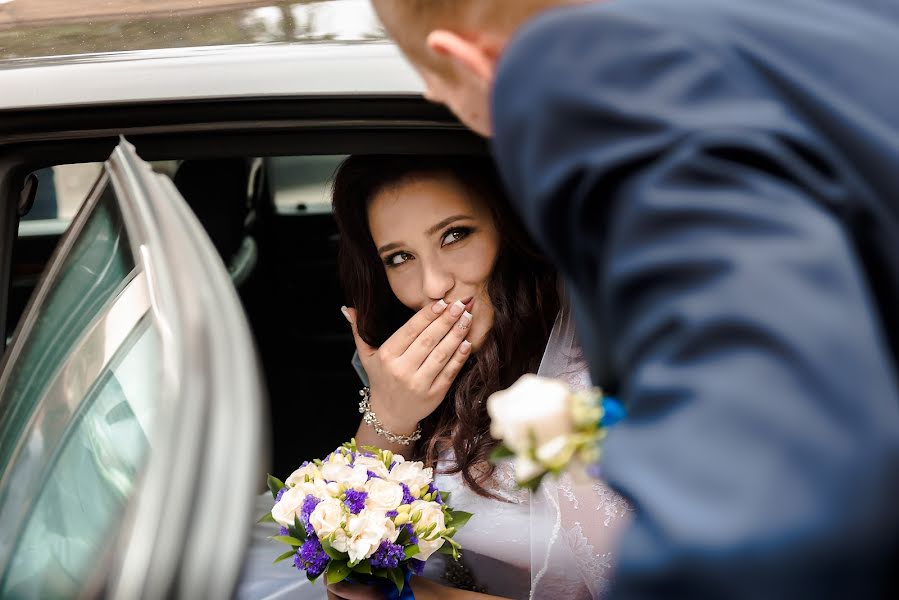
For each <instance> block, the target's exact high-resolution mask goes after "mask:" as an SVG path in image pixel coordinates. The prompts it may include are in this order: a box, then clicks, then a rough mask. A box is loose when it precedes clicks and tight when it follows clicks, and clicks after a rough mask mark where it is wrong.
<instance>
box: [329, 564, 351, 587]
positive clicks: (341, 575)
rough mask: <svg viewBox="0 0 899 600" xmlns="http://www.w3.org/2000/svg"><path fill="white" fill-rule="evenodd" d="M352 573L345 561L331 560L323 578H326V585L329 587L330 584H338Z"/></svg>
mask: <svg viewBox="0 0 899 600" xmlns="http://www.w3.org/2000/svg"><path fill="white" fill-rule="evenodd" d="M352 572H353V570H352V569H351V568H350V565H348V564H347V563H346V561H345V560H332V561H331V562H330V563H329V564H328V570H327V571H325V577H326V578H327V581H328V585H331V584H332V583H340V582H341V581H343V580H344V579H346V578H347V576H348V575H349V574H350V573H352Z"/></svg>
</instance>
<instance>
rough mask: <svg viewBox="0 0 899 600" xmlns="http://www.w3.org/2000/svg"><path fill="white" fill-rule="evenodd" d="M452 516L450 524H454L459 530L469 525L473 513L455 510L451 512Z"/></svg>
mask: <svg viewBox="0 0 899 600" xmlns="http://www.w3.org/2000/svg"><path fill="white" fill-rule="evenodd" d="M450 516H451V517H452V520H451V521H450V523H452V525H453V527H455V528H456V529H459V528H460V527H462V526H463V525H465V524H466V523H468V520H469V519H470V518H471V517H472V516H473V513H470V512H465V511H464V510H453V511H450Z"/></svg>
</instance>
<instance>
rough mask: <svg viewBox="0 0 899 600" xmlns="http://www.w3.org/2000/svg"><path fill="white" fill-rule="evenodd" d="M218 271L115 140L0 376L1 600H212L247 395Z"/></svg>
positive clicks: (228, 295)
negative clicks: (101, 598)
mask: <svg viewBox="0 0 899 600" xmlns="http://www.w3.org/2000/svg"><path fill="white" fill-rule="evenodd" d="M260 373H261V372H260V369H259V367H258V365H257V360H256V352H255V349H254V346H253V341H252V338H251V334H250V330H249V327H248V325H247V323H246V320H245V318H244V315H243V311H242V309H241V307H240V302H239V300H238V297H237V294H236V293H235V291H234V288H233V285H232V284H231V282H230V280H229V278H228V274H227V271H226V270H225V267H224V265H223V264H222V262H221V260H220V258H219V256H218V254H217V253H216V252H215V250H214V248H213V245H212V243H211V242H210V241H209V239H208V238H207V236H206V234H205V232H204V230H203V228H202V226H201V225H200V223H199V222H198V221H197V220H196V218H195V217H194V215H193V213H192V212H191V211H190V209H189V208H188V207H187V205H186V204H185V203H184V201H183V199H182V198H181V197H180V196H179V194H178V192H177V190H176V189H175V187H174V185H173V184H172V182H171V181H170V180H169V179H168V178H167V177H165V176H163V175H159V174H156V173H153V171H152V170H151V168H150V166H149V165H148V164H147V163H145V162H143V161H142V160H140V158H138V156H137V154H136V153H135V150H134V148H133V147H132V146H131V145H130V144H129V143H127V142H125V141H124V140H122V142H121V143H120V145H119V146H118V147H117V148H116V150H115V151H114V153H113V155H112V156H111V157H110V159H109V160H108V161H107V162H106V164H105V166H104V169H103V173H102V174H101V176H100V179H99V181H98V182H97V184H96V185H95V187H94V189H93V191H92V192H91V195H90V197H89V198H88V200H87V202H85V204H84V206H83V207H82V209H81V211H80V212H79V214H78V215H77V217H76V218H75V220H74V221H73V223H72V225H71V226H70V228H69V230H68V232H67V233H66V234H65V236H64V237H63V238H62V240H61V242H60V244H59V247H58V248H57V250H56V252H55V254H54V257H53V258H52V259H51V261H50V263H49V265H48V267H47V269H46V271H45V273H44V275H43V279H42V282H41V283H40V285H39V286H38V288H37V290H36V291H35V293H34V295H33V297H32V299H31V301H30V304H29V306H28V308H27V309H26V311H25V314H24V315H23V317H22V319H21V321H20V323H19V326H18V329H17V332H16V334H15V335H14V337H13V340H12V343H11V344H10V346H9V348H8V350H7V352H6V355H5V356H4V359H3V363H2V366H0V598H7V597H15V598H56V597H78V596H81V597H93V596H96V595H104V596H107V597H112V598H123V599H125V598H128V599H130V598H168V597H183V598H227V597H230V596H231V595H232V593H233V589H234V586H235V584H236V581H237V580H238V577H239V574H240V569H241V565H242V559H243V553H244V551H245V548H246V546H247V542H248V539H249V535H250V527H251V524H252V523H253V519H252V516H253V515H252V514H251V512H252V508H253V501H254V498H255V495H256V494H257V493H258V491H259V489H258V488H259V485H258V484H259V482H260V481H261V477H260V475H261V470H262V469H261V467H262V458H261V457H262V448H263V441H262V439H263V438H262V423H263V414H262V411H263V407H264V406H266V404H265V402H264V397H263V391H262V390H263V388H262V383H261V375H260Z"/></svg>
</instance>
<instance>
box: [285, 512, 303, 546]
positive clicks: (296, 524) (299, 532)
mask: <svg viewBox="0 0 899 600" xmlns="http://www.w3.org/2000/svg"><path fill="white" fill-rule="evenodd" d="M287 530H288V531H289V532H290V535H292V536H293V537H295V538H297V539H298V540H303V542H305V541H306V537H307V536H306V528H305V527H303V524H302V523H300V518H299V517H298V516H296V515H294V516H293V525H291V526H290V527H288V528H287Z"/></svg>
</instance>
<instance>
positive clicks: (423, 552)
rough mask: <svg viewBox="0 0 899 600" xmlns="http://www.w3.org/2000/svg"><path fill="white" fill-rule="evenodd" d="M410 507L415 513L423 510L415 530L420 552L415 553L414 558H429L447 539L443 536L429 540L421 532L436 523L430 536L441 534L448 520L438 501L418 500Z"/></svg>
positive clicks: (412, 512)
mask: <svg viewBox="0 0 899 600" xmlns="http://www.w3.org/2000/svg"><path fill="white" fill-rule="evenodd" d="M409 508H410V509H411V514H415V513H416V512H419V511H420V512H421V518H420V519H419V520H418V523H416V524H415V532H416V535H418V554H417V555H415V557H414V558H417V559H418V560H428V559H429V558H430V557H431V555H432V554H434V553H435V552H437V550H439V549H440V547H441V546H443V544H444V543H446V540H444V539H443V538H442V537H438V538H436V539H434V540H430V541H429V540H426V539H424V537H423V536H422V535H421V533H422V532H424V531H425V530H427V529H428V528H429V527H430V526H431V525H434V530H433V531H432V532H431V533H430V534H429V535H428V537H433V536H435V535H439V534H440V533H441V532H442V531H443V530H444V529H446V520H445V518H444V515H443V509H442V508H441V506H440V505H439V504H437V503H436V502H425V501H424V500H416V501H415V502H413V503H412V506H410V507H409Z"/></svg>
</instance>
